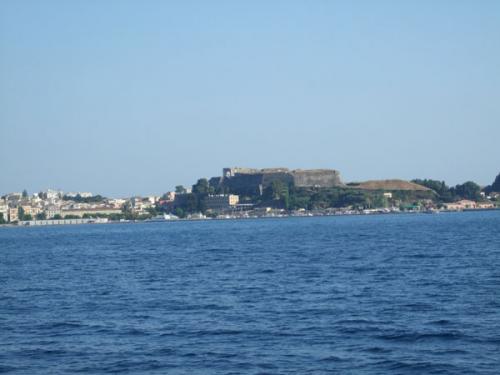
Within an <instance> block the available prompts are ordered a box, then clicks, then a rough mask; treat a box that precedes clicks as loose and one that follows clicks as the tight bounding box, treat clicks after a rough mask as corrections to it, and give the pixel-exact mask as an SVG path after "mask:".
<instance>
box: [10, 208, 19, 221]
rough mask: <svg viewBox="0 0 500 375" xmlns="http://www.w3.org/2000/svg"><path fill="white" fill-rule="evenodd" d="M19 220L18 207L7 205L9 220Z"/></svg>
mask: <svg viewBox="0 0 500 375" xmlns="http://www.w3.org/2000/svg"><path fill="white" fill-rule="evenodd" d="M18 220H19V209H18V208H17V207H9V221H10V222H11V223H13V222H15V221H18Z"/></svg>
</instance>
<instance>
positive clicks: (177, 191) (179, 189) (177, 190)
mask: <svg viewBox="0 0 500 375" xmlns="http://www.w3.org/2000/svg"><path fill="white" fill-rule="evenodd" d="M186 193H187V190H186V188H185V187H184V186H182V185H177V186H176V187H175V194H186Z"/></svg>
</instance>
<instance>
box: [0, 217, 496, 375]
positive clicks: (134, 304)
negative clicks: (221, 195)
mask: <svg viewBox="0 0 500 375" xmlns="http://www.w3.org/2000/svg"><path fill="white" fill-rule="evenodd" d="M0 372H9V373H13V374H59V373H61V374H62V373H89V374H90V373H92V374H94V373H130V374H167V373H168V374H292V373H295V374H322V373H341V374H389V373H394V374H499V373H500V212H499V211H489V212H464V213H443V214H439V215H426V214H414V215H377V216H342V217H317V218H285V219H260V220H233V221H199V222H165V223H142V224H136V223H130V224H127V223H124V224H109V225H75V226H57V227H56V226H54V227H31V228H0Z"/></svg>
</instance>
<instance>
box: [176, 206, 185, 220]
mask: <svg viewBox="0 0 500 375" xmlns="http://www.w3.org/2000/svg"><path fill="white" fill-rule="evenodd" d="M174 214H175V216H177V217H180V218H181V219H182V218H184V217H185V216H186V214H185V212H184V210H183V209H182V208H180V207H177V208H176V209H175V210H174Z"/></svg>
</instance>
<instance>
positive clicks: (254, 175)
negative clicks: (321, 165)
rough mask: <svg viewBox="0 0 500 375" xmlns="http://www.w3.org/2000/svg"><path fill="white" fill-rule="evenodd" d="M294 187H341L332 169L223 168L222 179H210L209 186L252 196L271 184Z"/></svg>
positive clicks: (338, 176) (338, 178) (337, 176)
mask: <svg viewBox="0 0 500 375" xmlns="http://www.w3.org/2000/svg"><path fill="white" fill-rule="evenodd" d="M275 181H280V182H282V183H283V184H285V185H294V186H296V187H321V188H328V187H343V186H345V185H344V184H343V183H342V180H341V179H340V173H339V172H338V171H337V170H334V169H294V170H290V169H288V168H265V169H254V168H238V167H235V168H224V169H223V170H222V177H214V178H212V179H210V185H212V186H214V187H216V188H222V189H223V190H224V191H227V192H230V193H235V194H243V195H254V194H262V192H263V191H264V189H266V188H267V187H268V186H270V185H271V184H272V183H273V182H275Z"/></svg>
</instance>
